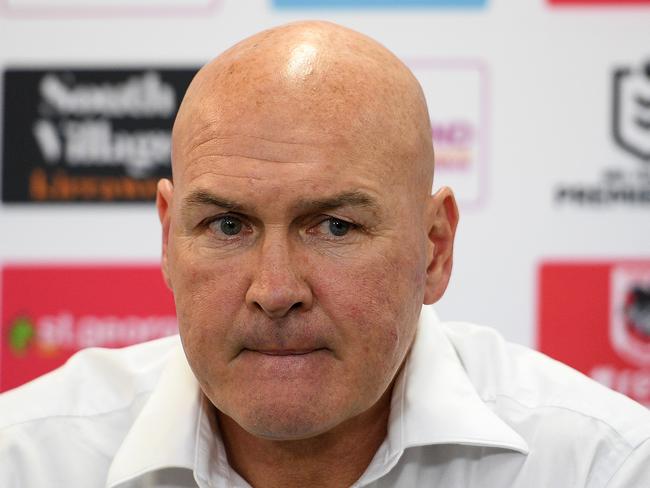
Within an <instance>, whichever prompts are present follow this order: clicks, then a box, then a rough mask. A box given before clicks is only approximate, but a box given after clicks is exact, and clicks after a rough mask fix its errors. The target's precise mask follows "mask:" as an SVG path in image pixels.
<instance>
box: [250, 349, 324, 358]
mask: <svg viewBox="0 0 650 488" xmlns="http://www.w3.org/2000/svg"><path fill="white" fill-rule="evenodd" d="M249 350H250V351H252V352H257V353H260V354H265V355H267V356H304V355H305V354H309V353H312V352H316V351H322V350H323V348H311V349H249Z"/></svg>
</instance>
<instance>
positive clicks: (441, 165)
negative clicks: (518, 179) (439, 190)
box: [407, 59, 488, 207]
mask: <svg viewBox="0 0 650 488" xmlns="http://www.w3.org/2000/svg"><path fill="white" fill-rule="evenodd" d="M407 64H408V65H409V67H410V68H411V69H412V70H413V73H414V74H415V76H416V77H417V78H418V80H419V81H420V83H421V84H422V89H423V90H424V94H425V96H426V99H427V104H428V106H429V111H430V117H431V127H432V131H433V146H434V149H435V157H436V175H435V183H436V187H439V186H441V185H448V186H451V187H452V188H453V189H454V192H455V193H456V197H457V198H458V201H459V203H460V204H461V205H463V206H465V207H471V206H478V205H480V204H481V203H482V202H483V199H484V198H485V183H486V181H487V180H486V175H485V172H486V166H487V147H486V140H487V137H488V135H487V132H488V123H487V119H488V114H487V73H486V70H485V68H484V66H483V64H482V63H480V62H478V61H469V60H468V61H463V60H457V61H452V60H447V61H443V60H423V59H420V60H412V61H407Z"/></svg>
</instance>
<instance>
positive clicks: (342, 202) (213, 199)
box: [182, 190, 379, 213]
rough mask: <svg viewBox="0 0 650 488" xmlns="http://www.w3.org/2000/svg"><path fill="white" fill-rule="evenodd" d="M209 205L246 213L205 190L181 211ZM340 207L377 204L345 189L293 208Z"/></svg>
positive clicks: (309, 210)
mask: <svg viewBox="0 0 650 488" xmlns="http://www.w3.org/2000/svg"><path fill="white" fill-rule="evenodd" d="M205 205H210V206H214V207H219V208H223V209H224V210H229V211H231V212H239V213H247V212H246V207H245V206H244V205H241V204H239V203H237V202H236V201H234V200H230V199H228V198H223V197H220V196H217V195H214V194H212V193H210V192H208V191H205V190H195V191H193V192H192V193H190V194H189V195H188V196H187V197H185V199H184V200H183V205H182V211H183V213H186V212H189V211H191V210H192V209H193V208H196V207H202V206H205ZM341 207H364V208H367V209H369V210H372V211H375V212H376V211H377V210H378V209H379V204H378V203H377V201H376V200H375V199H374V198H373V197H372V196H370V195H368V194H367V193H365V192H362V191H358V190H355V191H346V192H343V193H339V194H337V195H334V196H332V197H328V198H322V199H316V200H308V199H303V200H299V201H298V202H297V203H296V204H295V205H294V208H295V210H297V211H298V212H300V213H314V212H324V211H327V210H333V209H336V208H341Z"/></svg>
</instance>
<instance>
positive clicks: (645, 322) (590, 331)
mask: <svg viewBox="0 0 650 488" xmlns="http://www.w3.org/2000/svg"><path fill="white" fill-rule="evenodd" d="M539 347H540V350H541V351H542V352H545V353H547V354H549V355H550V356H552V357H554V358H556V359H559V360H560V361H562V362H565V363H567V364H569V365H570V366H573V367H575V368H576V369H578V370H580V371H582V372H583V373H585V374H587V375H589V376H591V377H592V378H594V379H595V380H597V381H599V382H601V383H603V384H605V385H606V386H608V387H610V388H613V389H615V390H618V391H620V392H621V393H624V394H626V395H628V396H630V397H632V398H634V399H635V400H637V401H640V402H642V403H644V404H646V405H648V406H650V260H648V261H634V262H632V261H620V262H600V263H595V262H590V263H569V262H566V263H560V262H557V263H546V264H543V265H542V266H541V267H540V272H539Z"/></svg>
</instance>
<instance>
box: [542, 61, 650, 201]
mask: <svg viewBox="0 0 650 488" xmlns="http://www.w3.org/2000/svg"><path fill="white" fill-rule="evenodd" d="M611 93H612V101H611V107H612V119H611V128H612V136H613V142H614V143H615V144H616V145H617V146H618V147H619V148H620V149H622V151H621V154H627V155H628V156H630V158H629V159H631V160H632V161H633V162H634V161H636V165H634V164H633V165H623V164H613V165H607V167H605V168H604V171H603V172H602V175H601V178H600V181H594V182H571V183H565V182H563V183H560V184H558V185H557V187H556V189H555V201H556V202H558V203H563V204H577V205H583V206H594V205H598V206H604V205H616V204H618V205H650V61H649V62H648V63H647V64H646V65H645V66H642V65H640V66H634V67H630V66H628V67H624V68H616V69H615V70H614V72H613V79H612V92H611Z"/></svg>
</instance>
